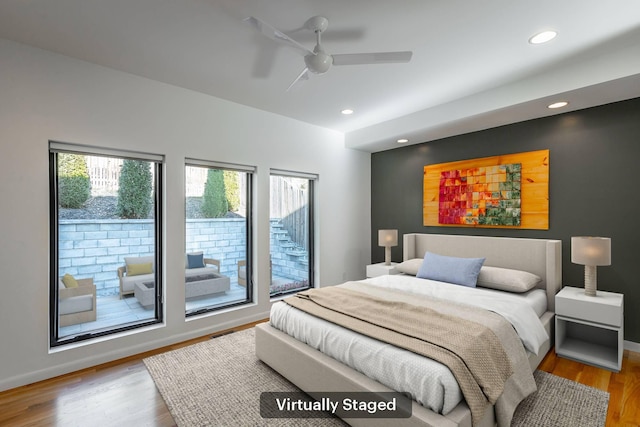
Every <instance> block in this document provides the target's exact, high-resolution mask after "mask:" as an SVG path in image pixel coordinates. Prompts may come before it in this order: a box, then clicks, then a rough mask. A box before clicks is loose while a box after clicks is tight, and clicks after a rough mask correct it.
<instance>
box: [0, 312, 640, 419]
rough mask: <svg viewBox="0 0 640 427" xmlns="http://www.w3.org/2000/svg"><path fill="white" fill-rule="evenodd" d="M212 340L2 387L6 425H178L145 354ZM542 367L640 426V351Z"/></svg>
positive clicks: (553, 360)
mask: <svg viewBox="0 0 640 427" xmlns="http://www.w3.org/2000/svg"><path fill="white" fill-rule="evenodd" d="M257 323H260V322H257ZM254 325H255V324H249V325H245V326H242V327H238V328H234V329H232V330H241V329H245V328H248V327H253V326H254ZM230 331H231V330H230ZM224 332H227V331H224ZM208 339H210V336H206V337H202V338H197V339H194V340H190V341H187V342H184V343H180V344H176V345H173V346H169V347H165V348H161V349H158V350H154V351H150V352H147V353H143V354H139V355H137V356H132V357H129V358H126V359H121V360H117V361H115V362H111V363H106V364H103V365H100V366H96V367H93V368H89V369H84V370H82V371H78V372H74V373H71V374H67V375H63V376H60V377H57V378H52V379H50V380H45V381H41V382H38V383H35V384H31V385H27V386H23V387H18V388H16V389H13V390H8V391H5V392H2V393H0V426H60V427H73V426H78V427H84V426H89V427H102V426H118V427H128V426H136V427H142V426H149V427H153V426H162V427H165V426H175V423H174V421H173V418H172V417H171V414H170V413H169V410H168V409H167V406H166V405H165V403H164V401H163V400H162V397H161V396H160V393H159V392H158V390H157V389H156V387H155V384H154V382H153V380H152V379H151V377H150V376H149V374H148V372H147V370H146V368H145V366H144V364H143V363H142V359H144V358H145V357H149V356H151V355H153V354H158V353H162V352H165V351H169V350H173V349H176V348H180V347H184V346H186V345H190V344H194V343H196V342H200V341H206V340H208ZM539 369H541V370H543V371H546V372H550V373H552V374H554V375H558V376H560V377H564V378H567V379H570V380H573V381H577V382H580V383H582V384H586V385H588V386H591V387H596V388H599V389H602V390H605V391H608V392H609V393H610V402H609V412H608V414H607V427H611V426H640V353H634V352H629V351H625V353H624V360H623V362H622V371H621V372H619V373H613V372H610V371H606V370H604V369H598V368H594V367H591V366H587V365H583V364H581V363H578V362H573V361H570V360H567V359H563V358H559V357H557V356H556V355H555V352H554V351H553V350H552V351H550V352H549V354H548V355H547V356H546V357H545V359H544V360H543V361H542V363H541V365H540V367H539Z"/></svg>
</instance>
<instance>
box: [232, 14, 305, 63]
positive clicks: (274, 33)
mask: <svg viewBox="0 0 640 427" xmlns="http://www.w3.org/2000/svg"><path fill="white" fill-rule="evenodd" d="M244 22H247V23H248V24H250V25H251V26H252V27H253V28H255V29H256V30H257V31H258V32H260V33H261V34H262V35H263V36H265V37H267V38H270V39H271V40H275V41H276V42H279V43H283V44H286V45H288V46H291V47H293V48H296V49H298V50H300V51H302V53H303V54H304V55H308V54H311V55H315V53H313V51H311V50H309V49H307V48H306V47H304V46H303V45H301V44H300V43H298V42H297V41H295V40H294V39H292V38H291V37H289V36H288V35H286V34H285V33H283V32H282V31H280V30H278V29H276V28H274V27H272V26H271V25H269V24H267V23H266V22H264V21H262V20H260V19H258V18H256V17H253V16H250V17H248V18H245V19H244Z"/></svg>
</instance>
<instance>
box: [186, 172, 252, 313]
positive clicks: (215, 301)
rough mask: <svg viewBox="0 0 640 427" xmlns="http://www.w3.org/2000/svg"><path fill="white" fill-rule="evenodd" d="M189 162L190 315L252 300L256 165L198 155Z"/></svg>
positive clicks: (187, 242)
mask: <svg viewBox="0 0 640 427" xmlns="http://www.w3.org/2000/svg"><path fill="white" fill-rule="evenodd" d="M186 163H187V164H186V166H185V195H186V200H185V210H186V213H185V218H186V224H185V236H186V242H185V247H186V252H187V253H186V255H185V311H186V315H187V316H190V315H195V314H201V313H206V312H209V311H214V310H218V309H221V308H225V307H230V306H235V305H240V304H246V303H248V302H251V301H252V292H253V287H252V282H251V277H252V274H251V272H252V262H251V261H252V260H251V253H252V251H251V247H252V246H251V243H252V240H251V236H252V232H251V201H252V177H253V172H254V168H253V167H250V166H242V165H230V164H226V163H224V164H223V163H216V162H209V161H202V160H195V159H187V162H186Z"/></svg>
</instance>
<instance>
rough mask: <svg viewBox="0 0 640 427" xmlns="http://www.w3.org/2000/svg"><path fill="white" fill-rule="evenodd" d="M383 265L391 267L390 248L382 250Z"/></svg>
mask: <svg viewBox="0 0 640 427" xmlns="http://www.w3.org/2000/svg"><path fill="white" fill-rule="evenodd" d="M384 265H391V246H386V247H385V248H384Z"/></svg>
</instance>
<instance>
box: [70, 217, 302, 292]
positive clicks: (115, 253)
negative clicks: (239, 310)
mask: <svg viewBox="0 0 640 427" xmlns="http://www.w3.org/2000/svg"><path fill="white" fill-rule="evenodd" d="M274 223H276V224H277V221H272V224H274ZM58 229H59V270H60V275H61V276H62V275H64V274H65V273H69V274H72V275H74V276H76V277H78V278H86V277H92V278H93V281H94V284H95V285H96V290H97V293H98V295H101V296H105V295H115V294H117V293H118V289H119V281H118V273H117V270H118V267H120V266H122V265H124V257H127V256H147V255H153V250H154V244H155V239H154V223H153V220H133V219H129V220H119V219H114V220H60V224H59V228H58ZM274 230H277V233H276V234H277V237H274V233H273V231H274ZM186 236H187V243H186V248H187V252H195V251H202V252H204V255H205V257H207V258H216V259H219V260H220V263H221V264H220V267H221V273H222V274H224V275H225V276H229V277H232V278H236V277H237V263H238V261H239V260H242V259H245V248H246V237H245V219H244V218H215V219H192V220H187V224H186ZM271 241H272V260H273V263H272V271H273V275H274V276H281V277H285V278H290V279H291V280H293V281H295V280H304V279H307V272H306V268H307V267H306V266H305V261H304V258H305V257H304V256H302V255H300V254H299V253H295V254H294V255H291V253H292V248H291V247H290V246H289V245H287V242H289V241H290V240H288V239H287V237H286V236H283V235H282V231H280V229H279V228H278V226H277V225H276V226H275V227H274V226H272V239H271Z"/></svg>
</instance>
